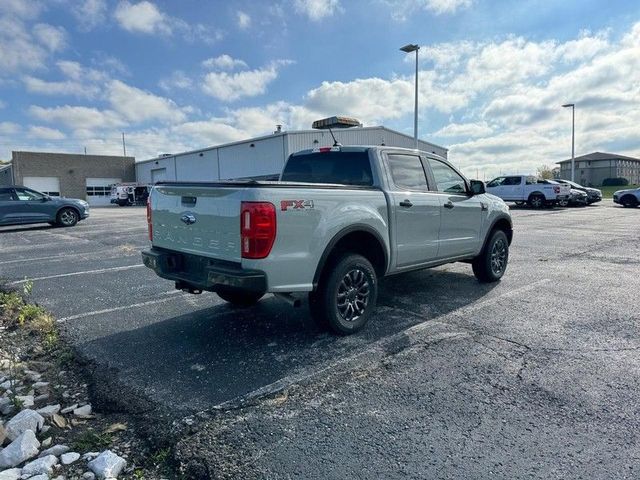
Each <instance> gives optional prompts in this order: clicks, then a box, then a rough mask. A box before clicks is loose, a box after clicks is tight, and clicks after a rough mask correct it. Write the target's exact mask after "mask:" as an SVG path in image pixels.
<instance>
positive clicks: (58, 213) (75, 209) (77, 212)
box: [56, 205, 80, 220]
mask: <svg viewBox="0 0 640 480" xmlns="http://www.w3.org/2000/svg"><path fill="white" fill-rule="evenodd" d="M65 208H70V209H71V210H73V211H74V212H76V214H77V215H78V220H80V210H79V209H78V207H76V206H75V205H62V206H61V207H60V208H58V210H56V220H57V219H58V215H60V212H61V211H62V210H64V209H65Z"/></svg>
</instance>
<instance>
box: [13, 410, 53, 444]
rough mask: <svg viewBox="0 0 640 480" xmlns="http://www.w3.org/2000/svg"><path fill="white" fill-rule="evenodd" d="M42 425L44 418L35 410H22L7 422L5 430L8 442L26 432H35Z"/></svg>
mask: <svg viewBox="0 0 640 480" xmlns="http://www.w3.org/2000/svg"><path fill="white" fill-rule="evenodd" d="M43 425H44V418H43V417H42V415H40V414H39V413H38V412H36V411H35V410H30V409H26V410H22V411H21V412H20V413H18V414H17V415H16V416H15V417H13V418H12V419H11V420H9V421H8V422H7V424H6V425H5V427H4V428H5V429H6V430H7V437H8V438H9V440H15V439H16V438H18V436H19V435H20V434H22V433H23V432H25V431H26V430H33V431H34V432H37V431H38V430H40V429H41V428H42V426H43Z"/></svg>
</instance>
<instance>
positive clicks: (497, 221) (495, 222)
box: [480, 215, 513, 252]
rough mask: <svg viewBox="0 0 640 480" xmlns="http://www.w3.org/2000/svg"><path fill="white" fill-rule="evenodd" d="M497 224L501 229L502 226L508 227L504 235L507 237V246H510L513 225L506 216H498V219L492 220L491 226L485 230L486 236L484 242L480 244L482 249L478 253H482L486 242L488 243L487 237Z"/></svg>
mask: <svg viewBox="0 0 640 480" xmlns="http://www.w3.org/2000/svg"><path fill="white" fill-rule="evenodd" d="M498 224H500V227H502V226H503V225H504V226H506V225H508V226H509V228H508V229H506V231H505V233H506V235H507V240H508V241H509V245H511V241H512V240H513V224H512V223H511V219H510V218H509V216H508V215H499V216H498V217H496V218H494V219H493V221H492V222H491V226H490V227H489V228H488V229H487V234H486V235H485V237H484V241H483V242H482V249H481V250H480V252H483V251H484V248H485V247H486V246H487V242H488V241H489V237H490V236H491V232H493V231H494V230H495V228H496V226H498ZM503 230H504V228H503Z"/></svg>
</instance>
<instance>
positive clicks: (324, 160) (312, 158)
mask: <svg viewBox="0 0 640 480" xmlns="http://www.w3.org/2000/svg"><path fill="white" fill-rule="evenodd" d="M281 181H283V182H304V183H327V184H331V183H334V184H342V185H358V186H371V185H373V174H372V173H371V163H370V161H369V153H368V152H367V151H366V150H362V151H356V152H350V151H346V152H345V151H329V152H312V153H304V154H299V155H297V154H293V155H291V156H290V157H289V160H288V161H287V164H286V166H285V167H284V171H283V172H282V177H281Z"/></svg>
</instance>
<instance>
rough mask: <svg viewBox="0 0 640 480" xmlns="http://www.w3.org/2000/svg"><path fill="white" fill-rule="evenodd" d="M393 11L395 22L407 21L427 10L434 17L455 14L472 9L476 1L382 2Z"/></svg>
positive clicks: (384, 0) (388, 0)
mask: <svg viewBox="0 0 640 480" xmlns="http://www.w3.org/2000/svg"><path fill="white" fill-rule="evenodd" d="M380 1H382V3H384V4H386V5H387V7H388V8H389V10H390V11H391V17H392V18H393V19H394V20H398V21H406V20H407V19H408V18H410V17H411V15H412V14H413V13H415V12H417V11H420V10H425V11H428V12H431V13H433V14H434V15H444V14H454V13H456V12H458V11H460V10H465V9H468V8H470V7H471V6H472V5H473V3H474V0H380Z"/></svg>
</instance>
